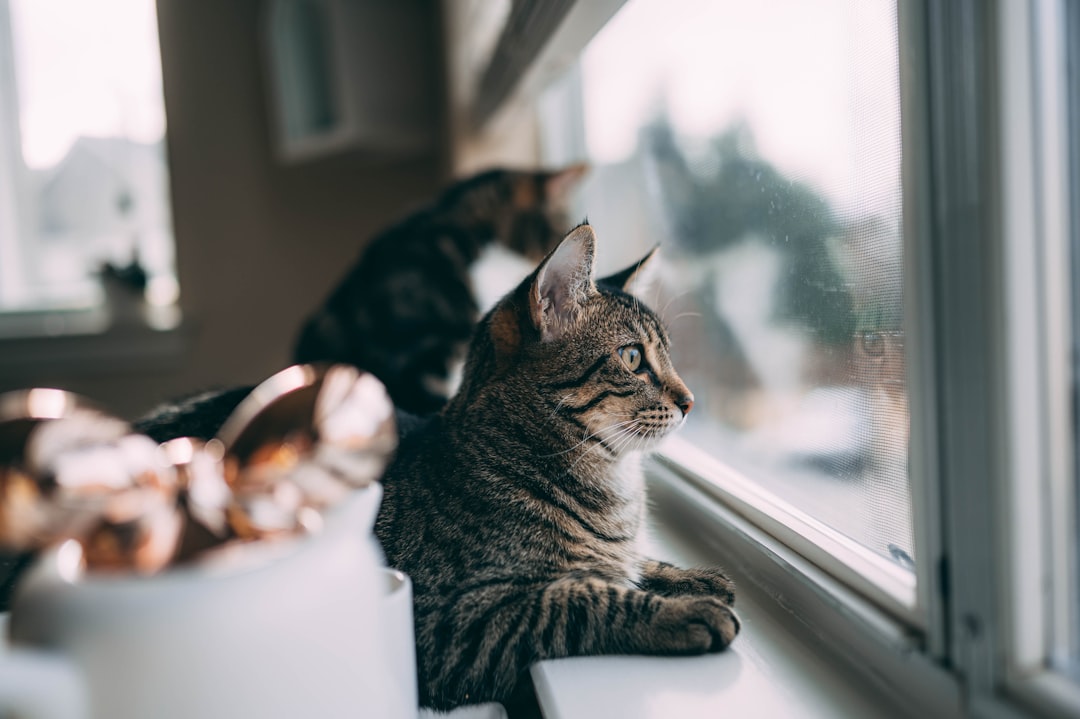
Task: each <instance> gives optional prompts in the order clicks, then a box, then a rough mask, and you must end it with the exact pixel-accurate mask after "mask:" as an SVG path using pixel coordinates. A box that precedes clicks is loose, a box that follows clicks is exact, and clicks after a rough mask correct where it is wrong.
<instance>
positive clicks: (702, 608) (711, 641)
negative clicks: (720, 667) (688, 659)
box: [654, 597, 742, 654]
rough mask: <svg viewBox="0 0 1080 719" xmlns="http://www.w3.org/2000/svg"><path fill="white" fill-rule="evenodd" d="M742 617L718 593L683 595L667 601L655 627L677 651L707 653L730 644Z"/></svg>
mask: <svg viewBox="0 0 1080 719" xmlns="http://www.w3.org/2000/svg"><path fill="white" fill-rule="evenodd" d="M741 626H742V625H741V623H740V622H739V617H738V616H737V615H736V614H735V610H733V609H732V608H731V607H730V606H729V605H728V604H726V603H725V602H723V601H722V600H720V599H717V598H715V597H679V598H677V599H672V600H669V601H668V602H665V604H664V606H663V608H661V609H660V611H658V612H657V613H656V616H655V617H654V627H655V628H656V629H657V630H658V632H659V634H660V636H661V637H663V638H664V640H665V643H666V644H667V646H666V647H664V648H665V649H666V650H667V651H669V652H671V653H673V654H704V653H706V652H718V651H721V650H722V649H725V648H727V646H728V645H729V644H731V642H732V641H733V640H734V639H735V636H736V635H737V634H738V633H739V629H740V628H741Z"/></svg>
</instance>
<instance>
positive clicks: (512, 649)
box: [418, 576, 739, 708]
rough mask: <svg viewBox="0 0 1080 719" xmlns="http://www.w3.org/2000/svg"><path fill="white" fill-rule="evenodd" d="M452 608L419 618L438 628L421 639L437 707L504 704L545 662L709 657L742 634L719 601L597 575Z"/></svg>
mask: <svg viewBox="0 0 1080 719" xmlns="http://www.w3.org/2000/svg"><path fill="white" fill-rule="evenodd" d="M442 614H443V616H441V617H439V618H438V619H437V620H436V621H434V622H432V621H430V619H432V618H430V617H429V618H427V619H423V618H421V619H420V620H419V621H418V627H423V626H424V625H426V626H428V627H430V629H431V632H432V633H431V635H429V636H428V637H426V638H422V639H421V642H420V650H421V653H422V654H424V655H426V656H421V657H420V664H421V684H422V689H421V693H422V695H423V696H424V698H425V701H426V703H429V704H430V705H432V706H434V707H435V708H448V707H451V706H455V705H457V704H461V703H466V702H475V701H492V700H494V701H501V700H503V699H505V698H506V697H508V696H509V695H510V693H511V692H512V691H513V689H514V687H515V685H516V684H517V682H518V680H519V678H520V677H521V675H522V674H523V672H524V671H525V670H527V669H528V667H529V665H530V664H532V663H533V662H535V661H537V660H541V659H554V658H560V657H567V656H581V655H597V654H664V655H668V654H670V655H685V654H704V653H706V652H715V651H720V650H722V649H724V648H725V647H727V646H728V644H730V643H731V641H732V640H733V639H734V638H735V635H736V634H738V633H739V619H738V617H736V616H735V613H734V611H733V610H732V609H731V607H730V606H729V605H728V604H727V603H726V602H724V601H723V600H721V599H719V598H717V597H710V596H681V597H665V596H661V595H659V594H655V593H652V592H646V591H642V590H640V589H634V588H628V587H626V586H624V585H622V584H618V583H615V582H611V581H608V580H606V579H602V578H599V577H592V576H574V577H568V578H562V579H559V580H557V581H554V582H551V583H549V584H546V585H544V586H541V587H522V586H513V585H511V584H509V583H507V585H505V587H504V588H503V590H502V591H493V587H491V586H488V587H485V588H484V590H483V596H463V597H461V598H460V601H458V602H457V603H456V604H455V605H454V606H452V607H447V608H446V609H445V610H444V611H443V612H442ZM421 631H422V632H423V631H424V630H423V629H421ZM425 639H426V641H425Z"/></svg>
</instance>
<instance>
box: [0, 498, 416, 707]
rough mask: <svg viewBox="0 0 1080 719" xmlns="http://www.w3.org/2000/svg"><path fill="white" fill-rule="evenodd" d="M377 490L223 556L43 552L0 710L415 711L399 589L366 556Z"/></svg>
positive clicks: (19, 617) (375, 553)
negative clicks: (86, 556) (321, 518)
mask: <svg viewBox="0 0 1080 719" xmlns="http://www.w3.org/2000/svg"><path fill="white" fill-rule="evenodd" d="M381 495H382V488H381V486H380V485H378V484H374V485H372V486H371V487H369V488H367V489H364V490H359V491H357V492H355V493H354V495H353V496H352V497H350V499H349V500H348V501H346V502H345V503H343V505H342V506H340V507H339V508H338V509H337V511H335V512H334V513H332V514H330V515H329V516H328V517H327V521H326V526H325V528H324V529H323V531H321V532H320V533H318V534H316V535H313V536H307V537H300V538H297V539H295V540H289V541H287V542H284V543H281V544H275V543H266V546H264V547H261V548H259V549H258V551H254V550H255V549H256V548H255V547H254V546H249V547H244V549H245V550H252V551H246V552H245V553H244V554H243V555H242V557H240V558H241V559H242V561H239V562H230V561H222V562H219V563H216V564H204V565H196V566H191V567H182V568H177V569H174V570H170V571H168V572H165V573H162V574H160V575H155V576H151V577H109V576H94V575H87V576H81V577H78V576H73V574H72V572H71V571H70V567H66V566H65V564H64V563H65V561H66V560H65V556H64V550H63V549H62V548H61V550H58V551H53V552H50V553H48V554H46V555H44V556H43V557H42V559H41V560H40V561H39V562H38V563H37V565H36V566H35V568H34V569H33V570H32V571H31V572H30V573H29V574H28V575H27V576H26V577H25V578H24V581H23V582H22V584H21V586H20V589H19V591H18V593H17V595H16V597H15V601H14V604H13V608H12V613H11V618H10V634H11V641H12V648H11V650H10V651H9V652H7V653H6V654H3V655H0V715H3V714H4V710H8V711H12V712H14V713H15V715H16V716H27V717H39V716H40V717H50V718H51V717H65V718H72V717H100V718H102V719H104V718H106V717H107V718H108V719H128V718H130V719H147V718H149V717H154V718H159V719H171V718H175V719H190V718H191V717H200V718H201V719H214V718H216V717H221V718H222V719H226V718H228V719H235V718H236V717H256V716H257V717H302V716H310V717H326V718H331V717H379V718H380V719H381V718H382V717H387V718H395V717H416V715H417V708H416V679H415V669H413V668H412V667H410V671H407V672H406V671H405V670H404V669H403V667H404V666H405V664H406V662H411V663H413V665H414V664H415V663H414V662H412V661H411V660H412V656H413V655H412V652H413V647H412V642H413V630H412V611H411V608H412V604H411V593H410V591H411V587H410V586H409V583H408V578H407V577H404V575H400V576H399V575H397V574H396V573H391V572H390V570H387V569H385V568H384V567H383V566H382V556H381V553H380V552H379V549H378V547H377V545H376V543H375V541H374V538H373V534H372V526H373V523H374V519H375V514H376V512H377V511H378V507H379V500H380V498H381ZM391 589H393V590H394V591H390V590H391ZM405 594H407V595H408V597H407V598H405V599H404V602H403V600H402V597H403V596H404V595H405ZM402 643H405V644H406V645H407V647H406V648H405V649H404V650H403V649H402V646H399V645H401V644H402ZM402 651H407V652H408V659H403V658H402V654H401V652H402Z"/></svg>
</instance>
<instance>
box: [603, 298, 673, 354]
mask: <svg viewBox="0 0 1080 719" xmlns="http://www.w3.org/2000/svg"><path fill="white" fill-rule="evenodd" d="M601 294H602V295H603V296H604V297H605V298H607V299H609V300H613V301H614V302H616V303H617V304H619V305H620V306H622V307H624V308H626V309H627V310H629V311H630V312H632V313H633V314H632V315H631V317H633V319H634V320H635V324H636V325H637V329H638V332H639V334H640V336H641V337H643V338H645V339H647V340H648V341H649V342H651V343H655V344H658V345H660V346H661V347H663V348H664V350H665V351H668V350H670V349H671V347H670V342H669V340H668V336H667V332H665V331H664V327H663V325H662V324H660V320H659V318H657V317H656V315H654V314H653V313H652V311H651V310H649V309H648V308H647V307H646V306H645V305H644V304H642V303H641V301H640V300H639V299H637V298H636V297H632V296H630V295H626V294H621V293H617V292H610V291H606V290H601Z"/></svg>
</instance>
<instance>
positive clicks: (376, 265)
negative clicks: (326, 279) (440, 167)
mask: <svg viewBox="0 0 1080 719" xmlns="http://www.w3.org/2000/svg"><path fill="white" fill-rule="evenodd" d="M584 172H585V167H584V166H583V165H575V166H572V167H569V168H566V169H564V170H558V171H537V172H525V171H514V170H490V171H488V172H484V173H482V174H479V175H476V176H475V177H472V178H469V179H467V180H463V181H461V182H458V183H457V184H455V185H453V186H452V187H450V188H449V189H448V190H446V192H444V193H443V195H442V196H441V197H440V198H439V200H438V201H437V202H435V203H434V204H433V205H431V206H430V207H427V208H424V209H423V210H420V211H418V212H414V213H413V214H411V215H410V216H409V217H407V218H406V219H405V220H403V221H402V222H399V223H398V224H396V225H394V226H392V227H390V228H389V229H387V230H385V231H383V232H382V233H381V234H379V235H377V236H376V237H375V238H374V239H373V240H372V241H371V243H370V244H369V245H368V246H367V247H366V248H365V251H364V253H363V254H362V255H361V257H360V260H359V261H358V262H357V263H356V264H355V265H354V266H353V267H352V268H351V270H350V271H349V272H348V273H347V274H346V276H345V277H344V279H343V280H342V281H341V282H340V283H339V284H338V285H337V287H336V288H335V289H334V290H333V292H332V293H331V294H330V296H329V298H328V299H327V300H326V302H325V303H324V304H323V306H322V307H320V308H319V309H318V310H317V311H316V312H315V313H314V314H313V315H312V316H311V317H310V318H309V319H308V320H307V322H306V323H305V325H304V326H303V328H302V330H301V332H300V335H299V338H298V340H297V344H296V348H295V351H294V356H293V358H294V360H295V361H296V362H300V363H303V362H343V363H347V364H353V365H356V366H358V367H362V368H363V369H366V370H368V371H370V372H372V373H373V374H374V375H375V376H377V377H378V378H379V379H380V380H382V381H383V383H384V384H385V385H386V387H387V389H388V390H389V392H390V396H391V397H393V399H394V403H395V404H396V405H397V406H398V407H400V408H402V409H404V410H407V411H409V412H416V413H420V414H426V413H430V412H434V411H437V410H438V409H439V408H441V407H442V406H443V404H444V403H445V402H446V399H447V394H446V393H447V388H448V381H447V380H448V374H449V373H448V370H449V367H450V366H451V365H452V364H453V363H454V361H455V360H457V359H458V358H459V357H460V356H461V355H462V354H464V351H465V346H466V344H467V342H468V339H469V336H470V335H471V333H472V329H473V327H474V326H475V324H476V320H477V319H478V317H477V315H478V308H477V303H476V298H475V295H474V293H473V289H472V287H471V285H470V280H469V268H470V267H471V266H472V264H473V263H474V262H475V261H476V260H477V258H478V257H479V256H480V253H481V251H482V250H483V249H484V248H485V247H487V246H488V245H490V244H491V243H493V242H498V243H499V244H501V245H503V246H504V247H506V248H507V249H509V250H512V251H513V252H515V253H517V254H519V255H521V256H523V257H525V258H527V259H530V260H532V261H533V262H534V263H535V262H539V261H540V260H541V259H542V258H543V257H544V255H545V254H547V253H548V252H550V251H551V249H552V248H553V247H554V246H555V245H556V244H558V242H559V240H560V239H562V236H563V234H564V233H565V232H566V229H567V226H568V224H567V222H566V220H565V217H564V214H563V211H562V210H563V205H564V203H565V202H566V201H567V199H568V197H569V194H570V190H571V188H572V187H573V185H574V184H575V183H576V182H577V180H578V179H579V178H580V177H581V176H582V175H583V174H584Z"/></svg>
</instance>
